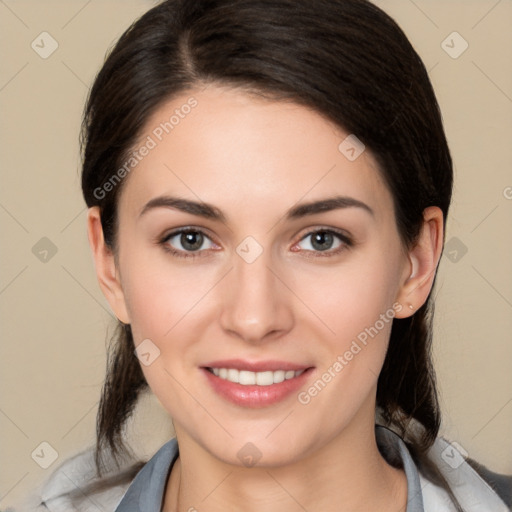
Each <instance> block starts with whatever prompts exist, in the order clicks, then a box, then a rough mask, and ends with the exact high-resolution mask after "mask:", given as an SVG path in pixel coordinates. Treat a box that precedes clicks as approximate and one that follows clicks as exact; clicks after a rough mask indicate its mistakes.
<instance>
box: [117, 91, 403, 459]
mask: <svg viewBox="0 0 512 512" xmlns="http://www.w3.org/2000/svg"><path fill="white" fill-rule="evenodd" d="M166 123H167V124H166ZM348 135H349V134H348V133H343V132H342V131H341V130H340V129H339V128H337V127H335V126H334V125H333V124H332V123H330V122H329V121H327V120H326V119H325V118H323V117H322V116H320V115H319V114H317V113H315V112H314V111H311V110H309V109H307V108H305V107H302V106H299V105H296V104H293V103H285V102H271V101H268V100H263V99H261V98H257V97H255V96H249V95H247V94H246V93H244V92H241V91H237V90H234V89H231V90H229V89H226V88H224V89H221V88H219V87H215V86H209V87H208V88H206V89H204V90H202V91H200V90H196V91H192V92H190V93H189V94H184V95H182V96H181V97H179V98H176V99H174V100H173V101H171V102H169V103H167V104H165V105H164V106H162V107H161V108H159V109H158V110H157V111H156V112H155V114H154V115H153V116H152V117H151V118H150V120H149V122H148V123H147V125H146V130H145V132H144V134H143V135H142V137H141V138H140V141H141V142H140V145H139V146H138V150H137V155H135V158H137V160H138V164H137V165H136V167H134V168H133V169H131V170H130V172H129V176H128V177H127V182H126V184H125V187H124V188H123V191H122V194H121V196H120V200H119V209H118V212H119V232H118V233H119V238H118V243H119V245H118V255H117V256H118V258H117V264H118V267H117V270H118V274H117V276H118V278H119V282H120V287H121V289H122V302H123V304H124V306H123V307H121V306H119V305H117V306H115V309H117V311H115V312H116V314H117V316H118V317H119V318H120V319H121V320H122V321H124V322H126V323H130V324H131V327H132V332H133V336H134V341H135V345H136V346H137V350H138V356H139V358H140V360H141V365H142V370H143V372H144V375H145V377H146V379H147V381H148V383H149V385H150V387H151V389H152V391H153V392H154V393H155V395H156V396H157V397H158V399H159V400H160V402H161V403H162V405H163V406H164V407H165V408H166V409H167V411H168V412H169V413H170V415H171V416H172V418H173V421H174V424H175V428H176V431H177V434H178V438H179V439H180V442H182V443H183V445H185V443H189V445H190V446H195V447H196V448H198V449H202V450H204V451H206V452H207V453H209V454H211V455H213V456H214V457H216V458H217V459H220V460H222V461H224V462H228V463H234V464H239V465H240V464H246V465H251V464H253V463H254V462H256V461H258V460H259V462H260V464H263V465H279V464H285V463H291V462H294V461H297V460H299V459H301V458H302V457H305V456H307V455H308V454H312V453H314V452H315V451H318V450H321V449H323V448H326V447H328V446H329V443H331V442H332V441H334V440H335V439H338V438H340V436H342V435H344V433H348V432H352V433H354V432H356V431H357V428H360V427H361V426H362V425H364V426H365V427H368V425H370V426H371V427H372V428H373V419H374V410H375V393H376V384H377V378H378V375H379V372H380V370H381V367H382V364H383V361H384V357H385V353H386V348H387V343H388V338H389V334H390V329H391V320H392V319H393V317H395V316H397V317H400V316H404V313H405V306H402V304H401V303H398V302H399V299H400V298H401V297H400V293H401V288H402V286H403V284H404V282H405V281H406V280H407V277H408V276H409V274H410V272H411V265H410V261H409V258H408V255H407V252H405V251H404V249H403V247H402V245H401V242H400V238H399V235H398V232H397V228H396V224H395V218H394V211H393V203H392V197H391V195H390V193H389V191H388V189H387V188H386V186H385V184H384V182H383V181H382V179H381V177H380V176H379V173H378V171H377V168H376V164H375V162H374V160H373V158H372V156H371V155H370V154H369V152H368V151H363V152H362V153H361V154H360V155H359V156H358V153H359V152H360V151H361V149H362V147H361V146H358V145H357V144H356V145H354V143H353V141H352V142H351V140H350V139H349V140H347V141H345V142H344V143H343V144H342V145H341V146H340V144H341V143H342V142H343V141H344V139H345V138H346V137H347V136H348ZM356 142H357V141H356ZM143 146H145V147H146V149H142V148H143ZM351 148H353V150H352V149H351ZM139 160H140V161H139ZM132 163H133V162H132ZM185 230H186V231H185ZM184 231H185V232H184ZM402 308H403V310H402ZM400 311H402V312H401V313H400ZM251 370H252V371H251ZM301 371H302V373H301ZM237 379H238V380H241V381H242V382H241V383H240V382H239V383H236V380H237ZM283 379H285V380H283ZM232 381H233V382H232ZM255 382H256V383H255Z"/></svg>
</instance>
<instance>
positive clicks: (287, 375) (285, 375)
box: [206, 368, 305, 386]
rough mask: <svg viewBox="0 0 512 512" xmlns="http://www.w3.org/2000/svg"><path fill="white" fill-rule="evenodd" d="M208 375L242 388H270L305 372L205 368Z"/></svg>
mask: <svg viewBox="0 0 512 512" xmlns="http://www.w3.org/2000/svg"><path fill="white" fill-rule="evenodd" d="M206 369H207V370H208V371H209V372H210V373H213V375H215V376H216V377H219V378H220V379H222V380H227V381H229V382H233V383H234V384H241V385H242V386H254V385H256V386H272V384H279V383H281V382H284V381H285V380H290V379H294V378H295V377H299V376H300V375H302V373H304V371H305V370H277V371H264V372H251V371H249V370H237V369H235V368H206Z"/></svg>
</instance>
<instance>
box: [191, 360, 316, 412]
mask: <svg viewBox="0 0 512 512" xmlns="http://www.w3.org/2000/svg"><path fill="white" fill-rule="evenodd" d="M208 368H235V369H237V370H249V371H252V372H258V371H277V370H304V371H303V372H302V373H301V374H300V375H299V376H298V377H293V378H292V379H288V380H284V381H283V382H279V383H278V384H271V385H270V386H258V385H249V386H244V385H243V384H237V383H235V382H230V381H229V380H225V379H221V378H220V377H217V376H215V375H214V374H213V373H212V372H210V371H209V370H208ZM200 370H201V372H202V373H203V375H204V376H205V378H206V380H207V382H208V384H209V385H210V386H211V387H212V389H213V391H215V393H217V394H218V395H219V396H220V397H222V398H223V399H225V400H227V401H228V402H230V403H232V404H235V405H237V406H239V407H246V408H253V409H257V408H263V407H269V406H271V405H274V404H277V403H279V402H282V401H284V400H285V399H286V398H288V397H290V396H291V395H292V394H294V393H296V392H297V391H298V390H299V389H300V388H301V387H302V386H304V384H305V383H306V381H307V380H308V379H309V376H310V375H311V373H312V371H313V370H314V368H313V367H311V366H304V365H296V364H293V363H289V362H288V363H284V362H280V361H260V362H248V361H242V360H233V359H231V360H229V361H215V362H212V363H209V364H208V365H205V366H203V367H201V368H200Z"/></svg>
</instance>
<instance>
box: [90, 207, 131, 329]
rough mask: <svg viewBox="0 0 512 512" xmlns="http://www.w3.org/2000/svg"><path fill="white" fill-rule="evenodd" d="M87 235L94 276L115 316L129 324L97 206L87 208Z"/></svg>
mask: <svg viewBox="0 0 512 512" xmlns="http://www.w3.org/2000/svg"><path fill="white" fill-rule="evenodd" d="M87 236H88V238H89V245H90V247H91V250H92V255H93V258H94V264H95V267H96V276H97V278H98V282H99V285H100V288H101V291H102V292H103V295H105V298H106V299H107V301H108V303H109V305H110V308H111V309H112V311H113V313H114V314H115V316H116V317H117V318H118V319H119V320H120V321H121V322H123V323H125V324H129V323H130V318H129V315H128V310H127V307H126V300H125V297H124V292H123V288H122V285H121V281H120V279H119V272H118V271H117V267H116V261H115V256H114V253H113V251H112V250H111V249H110V247H108V246H107V244H106V243H105V238H104V235H103V227H102V225H101V215H100V209H99V207H98V206H93V207H92V208H89V210H88V212H87Z"/></svg>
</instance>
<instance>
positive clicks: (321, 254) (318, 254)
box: [158, 227, 354, 258]
mask: <svg viewBox="0 0 512 512" xmlns="http://www.w3.org/2000/svg"><path fill="white" fill-rule="evenodd" d="M184 233H198V234H201V235H203V236H204V237H205V238H207V239H209V240H210V241H211V242H212V243H214V244H215V242H213V240H211V238H210V237H209V236H208V235H207V234H206V233H205V232H204V231H202V230H201V229H199V228H192V227H189V228H181V229H178V230H176V231H173V232H171V233H168V234H166V235H165V236H164V237H163V238H162V239H160V240H159V241H158V243H159V244H160V245H161V246H162V247H163V249H164V250H165V251H166V252H168V253H170V254H171V255H173V256H176V257H178V258H198V257H204V254H202V253H203V252H204V251H205V250H208V249H202V250H198V251H182V250H178V249H175V248H174V247H172V246H171V245H169V243H168V242H169V240H170V239H171V238H174V237H175V236H177V235H181V234H184ZM317 233H327V234H331V235H333V236H334V237H336V238H337V239H338V240H339V241H340V242H341V243H342V245H341V246H340V247H339V248H337V249H335V250H326V251H311V250H306V251H303V252H305V253H306V254H307V256H305V257H307V258H326V257H333V256H337V255H338V254H340V253H341V252H343V251H345V250H347V249H350V248H351V247H353V245H354V242H353V240H352V239H351V238H350V237H349V236H348V235H346V234H344V233H342V232H340V231H337V230H335V229H332V228H318V229H315V230H313V231H309V232H308V233H306V234H305V235H304V236H303V237H301V239H300V240H299V241H298V242H296V243H295V244H294V246H295V245H297V244H298V243H300V242H302V241H303V240H305V239H307V238H308V237H310V236H312V235H315V234H317ZM215 245H217V244H215ZM210 250H211V249H210ZM295 252H300V251H295Z"/></svg>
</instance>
